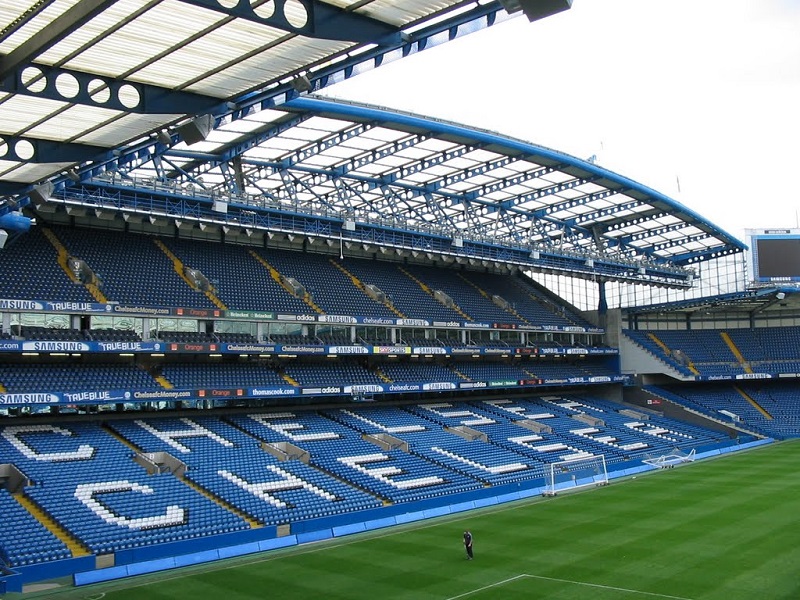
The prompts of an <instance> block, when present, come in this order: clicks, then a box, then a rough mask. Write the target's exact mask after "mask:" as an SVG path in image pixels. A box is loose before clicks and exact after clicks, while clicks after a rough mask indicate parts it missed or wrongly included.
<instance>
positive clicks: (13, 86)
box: [0, 0, 509, 195]
mask: <svg viewBox="0 0 800 600" xmlns="http://www.w3.org/2000/svg"><path fill="white" fill-rule="evenodd" d="M507 18H509V15H508V13H507V12H506V11H505V10H504V9H503V8H502V7H501V5H500V4H499V3H498V2H496V1H492V2H483V1H482V2H476V1H463V0H436V1H433V0H402V1H399V2H398V1H396V0H354V1H350V0H330V1H329V2H320V1H319V0H249V1H248V0H4V1H3V2H2V3H0V136H2V141H0V182H1V183H2V184H3V187H2V188H1V189H0V194H6V195H12V194H16V193H18V192H20V191H21V190H24V189H25V186H24V185H15V184H31V183H37V182H41V181H43V180H46V179H48V178H50V177H51V176H53V175H54V174H57V173H59V172H60V171H62V170H64V169H66V168H68V167H70V166H73V165H76V164H84V163H87V162H89V161H93V160H96V159H97V158H98V157H99V156H102V154H103V153H105V152H108V151H110V150H113V149H115V148H119V147H122V146H124V145H126V144H129V143H130V142H132V141H134V140H137V139H140V138H141V137H142V136H147V135H153V134H155V133H157V132H159V131H163V130H164V128H166V127H168V126H172V125H176V124H180V123H185V122H188V121H190V120H191V119H194V118H195V117H197V116H200V115H214V116H215V117H217V118H219V117H222V116H224V115H225V114H228V113H230V112H232V111H235V110H246V109H248V108H249V107H252V106H260V105H261V104H262V103H270V104H271V103H275V102H280V101H282V100H285V99H286V98H289V97H291V96H293V95H297V94H298V93H299V92H300V91H304V90H308V89H314V90H318V89H321V88H322V87H325V86H327V85H330V84H332V83H335V82H336V81H341V80H343V79H346V78H348V77H351V76H353V75H355V74H358V73H359V72H362V71H364V70H367V69H371V68H373V67H375V66H377V65H379V64H385V63H387V62H390V61H392V60H395V59H398V58H402V57H404V56H407V55H409V54H413V53H416V52H419V51H421V50H423V49H425V48H430V47H432V46H436V45H438V44H441V43H443V42H446V41H449V40H451V39H454V38H456V37H460V36H462V35H464V34H467V33H470V32H472V31H476V30H478V29H481V28H484V27H487V26H489V25H492V24H494V23H495V22H500V21H502V20H504V19H507Z"/></svg>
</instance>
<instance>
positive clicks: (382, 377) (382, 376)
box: [375, 367, 394, 383]
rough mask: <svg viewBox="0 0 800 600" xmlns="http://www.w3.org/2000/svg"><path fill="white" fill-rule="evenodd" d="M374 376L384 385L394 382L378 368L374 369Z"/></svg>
mask: <svg viewBox="0 0 800 600" xmlns="http://www.w3.org/2000/svg"><path fill="white" fill-rule="evenodd" d="M375 375H376V376H378V377H379V378H380V380H381V381H383V382H384V383H394V380H393V379H392V378H390V377H389V376H388V375H386V373H384V372H383V371H381V369H380V367H376V368H375Z"/></svg>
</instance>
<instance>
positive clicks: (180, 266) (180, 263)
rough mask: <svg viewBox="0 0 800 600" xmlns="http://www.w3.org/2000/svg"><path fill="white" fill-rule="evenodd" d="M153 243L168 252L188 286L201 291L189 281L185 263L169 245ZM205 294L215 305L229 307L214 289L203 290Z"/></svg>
mask: <svg viewBox="0 0 800 600" xmlns="http://www.w3.org/2000/svg"><path fill="white" fill-rule="evenodd" d="M153 243H154V244H155V245H156V246H158V248H159V249H160V250H161V251H162V252H163V253H164V254H166V255H167V258H169V259H170V261H172V266H173V267H174V268H175V272H176V273H177V274H178V276H179V277H180V278H181V279H183V281H185V282H186V285H188V286H189V287H190V288H192V289H193V290H197V291H200V290H199V289H198V288H197V287H195V286H194V285H193V284H192V282H191V281H189V279H188V278H187V277H186V275H185V274H184V272H183V269H184V266H185V265H184V264H183V261H182V260H181V259H180V258H178V257H177V256H175V254H173V252H172V250H170V249H169V248H167V246H166V245H165V244H164V242H162V241H161V240H153ZM203 294H204V295H205V297H206V298H208V299H209V300H211V302H212V303H213V304H214V306H216V307H217V308H220V309H222V310H227V308H228V307H227V306H225V303H224V302H222V300H220V299H219V298H217V295H216V294H215V293H214V291H213V290H206V291H205V292H203Z"/></svg>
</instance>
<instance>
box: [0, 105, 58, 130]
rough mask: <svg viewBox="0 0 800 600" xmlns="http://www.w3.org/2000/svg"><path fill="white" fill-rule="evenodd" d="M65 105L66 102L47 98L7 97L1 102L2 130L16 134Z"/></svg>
mask: <svg viewBox="0 0 800 600" xmlns="http://www.w3.org/2000/svg"><path fill="white" fill-rule="evenodd" d="M65 106H67V103H66V102H61V101H59V100H48V99H47V98H36V97H34V96H10V97H7V98H6V100H5V101H4V102H2V103H0V131H3V132H5V133H7V134H16V133H18V132H20V131H23V130H25V129H27V128H28V127H30V126H31V125H32V124H34V123H36V122H37V121H39V120H41V119H42V118H44V117H46V116H47V115H49V114H51V113H54V112H57V111H59V110H61V109H62V108H64V107H65Z"/></svg>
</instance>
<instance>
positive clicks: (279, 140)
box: [259, 136, 308, 150]
mask: <svg viewBox="0 0 800 600" xmlns="http://www.w3.org/2000/svg"><path fill="white" fill-rule="evenodd" d="M307 145H308V142H307V141H306V140H293V139H290V138H286V137H280V136H277V137H273V138H270V139H268V140H267V141H265V142H263V143H261V144H260V145H259V146H260V147H261V148H279V149H282V150H297V149H299V148H303V147H305V146H307Z"/></svg>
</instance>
